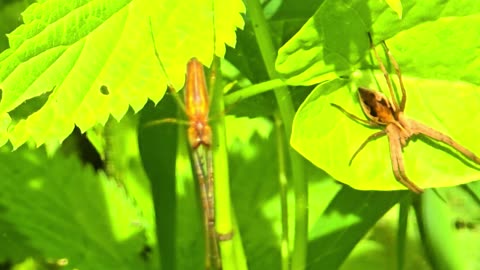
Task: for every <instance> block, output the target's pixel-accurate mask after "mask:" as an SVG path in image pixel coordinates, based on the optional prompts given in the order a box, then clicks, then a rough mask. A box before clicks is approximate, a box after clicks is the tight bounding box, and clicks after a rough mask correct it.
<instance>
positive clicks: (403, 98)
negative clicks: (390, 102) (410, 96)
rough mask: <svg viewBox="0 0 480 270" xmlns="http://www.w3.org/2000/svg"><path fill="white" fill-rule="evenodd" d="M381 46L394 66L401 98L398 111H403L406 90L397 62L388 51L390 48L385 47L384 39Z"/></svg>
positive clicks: (405, 101)
mask: <svg viewBox="0 0 480 270" xmlns="http://www.w3.org/2000/svg"><path fill="white" fill-rule="evenodd" d="M383 47H384V48H385V50H386V51H387V54H388V58H390V62H392V65H393V68H395V72H396V73H397V76H398V82H399V83H400V89H401V90H402V100H401V101H400V111H402V112H403V111H404V110H405V104H406V103H407V91H406V90H405V86H404V85H403V80H402V73H401V72H400V66H399V65H398V63H397V60H395V58H394V57H393V54H392V53H391V52H390V49H389V48H388V47H387V43H385V41H383ZM392 98H393V97H392Z"/></svg>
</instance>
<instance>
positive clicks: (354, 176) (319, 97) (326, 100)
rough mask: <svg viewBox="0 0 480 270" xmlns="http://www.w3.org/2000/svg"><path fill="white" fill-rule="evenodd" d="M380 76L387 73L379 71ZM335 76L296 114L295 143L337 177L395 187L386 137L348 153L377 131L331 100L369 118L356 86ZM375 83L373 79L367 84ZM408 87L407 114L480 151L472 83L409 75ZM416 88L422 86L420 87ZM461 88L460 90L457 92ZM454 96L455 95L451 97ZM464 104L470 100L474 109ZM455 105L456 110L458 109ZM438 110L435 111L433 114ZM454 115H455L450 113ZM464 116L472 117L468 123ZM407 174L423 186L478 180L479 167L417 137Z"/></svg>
mask: <svg viewBox="0 0 480 270" xmlns="http://www.w3.org/2000/svg"><path fill="white" fill-rule="evenodd" d="M377 77H378V79H379V80H381V79H382V78H383V75H381V74H379V75H378V76H377ZM340 83H341V82H339V81H334V82H331V83H326V84H322V85H320V86H319V87H317V88H316V89H315V90H314V91H313V92H312V94H311V95H310V96H309V97H308V98H307V100H306V101H305V102H304V103H303V105H302V107H301V108H300V109H299V112H298V113H297V115H296V118H295V121H294V125H295V126H294V129H293V134H292V141H291V142H292V145H293V147H294V148H295V149H296V150H297V151H299V152H300V153H302V154H303V155H304V156H305V157H306V158H307V159H309V160H310V161H311V162H312V163H314V164H315V165H317V166H318V167H320V168H322V169H324V170H325V171H326V172H327V173H329V174H330V175H332V176H333V177H334V178H335V179H337V180H339V181H341V182H344V183H346V184H348V185H351V186H352V187H354V188H357V189H364V190H370V189H375V190H396V189H404V188H405V187H404V186H402V185H401V184H399V183H398V182H397V181H396V180H395V178H394V176H393V173H392V168H391V163H390V152H389V146H388V139H387V137H382V138H379V139H377V140H375V141H372V142H370V143H369V144H368V145H367V146H366V147H365V148H364V149H363V150H362V151H361V152H360V153H359V154H358V155H357V157H356V158H355V159H354V161H353V163H352V165H351V166H349V165H348V163H349V160H350V158H351V157H352V155H353V153H354V152H355V151H356V150H357V148H358V147H359V146H360V144H362V142H363V141H364V140H365V139H366V138H367V137H368V136H369V135H371V134H373V133H375V132H376V131H378V129H375V128H366V127H365V126H363V125H361V124H359V123H357V122H355V121H353V120H351V119H350V118H348V117H347V116H345V115H344V114H343V113H342V112H340V111H339V110H338V109H336V108H334V107H332V106H331V105H330V103H335V104H339V105H341V106H342V107H343V108H344V109H346V110H347V111H349V112H351V113H353V114H355V115H357V116H359V117H361V118H363V119H366V117H365V116H364V114H363V112H362V110H361V108H360V105H359V103H358V102H357V94H356V88H353V87H352V88H349V87H347V86H346V85H345V86H344V87H341V88H338V89H335V91H334V92H331V93H326V92H327V91H326V90H327V89H326V88H327V87H329V86H331V87H332V86H333V87H337V86H339V85H340ZM362 85H363V86H369V87H370V88H374V87H375V86H374V84H370V85H365V84H362ZM405 86H406V87H407V89H409V90H410V91H408V99H407V109H406V115H407V116H409V117H410V118H412V119H415V120H418V121H421V122H422V123H425V124H428V125H429V126H431V127H434V128H435V129H437V130H440V131H442V132H444V133H446V134H449V135H450V136H451V137H453V138H455V139H456V140H457V141H458V142H459V143H461V144H462V145H464V146H466V147H467V148H469V149H470V150H472V151H474V152H475V153H477V154H479V155H480V144H478V136H480V128H479V127H478V123H480V114H478V113H475V112H476V109H473V108H480V91H479V89H478V87H476V86H473V85H471V84H466V83H459V82H449V81H439V80H437V81H434V80H425V79H419V78H411V77H406V78H405ZM417 89H418V90H417ZM458 93H461V94H458ZM452 96H456V98H455V99H454V98H452ZM460 104H469V105H471V106H472V109H468V108H465V107H464V106H462V105H460ZM455 108H456V109H455ZM431 112H435V113H431ZM452 115H454V116H455V117H452ZM465 119H469V121H468V122H470V123H477V125H475V124H472V125H470V124H469V123H468V122H466V121H465ZM403 155H404V158H405V168H406V172H407V175H408V176H409V177H410V179H411V180H412V181H414V182H415V183H417V184H418V185H419V186H421V187H424V188H428V187H442V186H450V185H457V184H462V183H467V182H471V181H474V180H478V179H480V168H479V166H477V167H472V165H471V164H468V163H465V162H462V159H459V158H458V156H455V155H452V153H451V152H449V151H445V149H444V148H443V147H442V145H439V144H431V143H430V142H429V141H427V140H413V141H410V142H409V144H408V146H407V147H406V148H404V152H403Z"/></svg>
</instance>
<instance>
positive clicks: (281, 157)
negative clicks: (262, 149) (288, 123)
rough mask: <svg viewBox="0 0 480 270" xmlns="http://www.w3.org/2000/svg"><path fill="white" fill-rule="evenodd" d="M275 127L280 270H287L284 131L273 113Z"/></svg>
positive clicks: (279, 120)
mask: <svg viewBox="0 0 480 270" xmlns="http://www.w3.org/2000/svg"><path fill="white" fill-rule="evenodd" d="M275 126H276V128H275V129H276V134H277V154H278V184H279V186H280V208H281V211H282V242H281V244H280V247H281V249H280V250H281V255H282V270H288V268H289V264H290V250H289V249H290V244H289V241H288V201H287V192H288V182H287V171H286V168H285V164H286V161H285V130H282V128H283V127H282V121H281V119H280V116H279V115H278V113H275Z"/></svg>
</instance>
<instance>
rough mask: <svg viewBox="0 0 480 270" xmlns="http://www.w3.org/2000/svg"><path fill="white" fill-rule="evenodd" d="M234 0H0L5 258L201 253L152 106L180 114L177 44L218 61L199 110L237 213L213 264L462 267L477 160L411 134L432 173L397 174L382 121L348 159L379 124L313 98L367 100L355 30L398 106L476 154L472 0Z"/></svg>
mask: <svg viewBox="0 0 480 270" xmlns="http://www.w3.org/2000/svg"><path fill="white" fill-rule="evenodd" d="M244 2H245V3H243V2H242V1H240V0H230V1H222V0H202V1H195V0H191V1H190V0H189V1H170V0H163V1H146V0H117V1H106V0H74V1H65V0H39V1H37V3H34V4H32V5H30V6H29V7H28V8H26V9H25V11H24V12H23V13H22V14H21V18H22V19H23V24H21V25H20V22H18V21H16V20H17V18H18V16H19V15H17V14H16V13H15V12H19V11H20V10H21V8H22V7H26V6H27V5H28V4H29V2H28V1H7V2H5V1H4V2H0V14H8V16H3V15H2V16H0V22H1V25H5V26H6V27H5V28H0V31H3V32H2V33H5V32H7V31H11V30H13V27H12V26H10V25H14V24H16V25H17V26H18V27H17V28H16V29H15V30H13V32H11V33H9V34H8V35H7V36H8V42H9V48H5V50H3V52H1V53H0V89H1V100H0V118H1V120H2V121H1V122H0V123H1V125H0V144H2V145H3V148H2V150H3V151H2V152H1V153H0V160H1V163H2V164H3V166H0V179H1V181H0V241H1V243H4V245H1V246H0V268H1V269H3V268H5V269H10V268H11V269H63V268H65V269H137V268H138V269H202V268H203V263H204V250H203V249H204V242H203V241H204V240H203V237H201V235H202V233H203V229H202V225H203V224H202V222H201V217H200V211H201V207H200V202H199V198H198V194H197V193H198V192H197V187H196V182H195V181H194V177H193V176H192V166H191V164H190V161H189V155H190V153H189V150H188V149H187V147H186V145H187V143H186V139H185V132H184V130H185V128H184V126H182V124H181V122H182V120H178V123H173V124H172V123H166V124H161V125H154V126H150V125H149V123H151V122H152V121H154V120H157V119H172V118H176V119H183V118H184V112H183V111H182V110H181V109H180V108H179V106H177V105H178V104H176V103H175V101H174V99H172V98H171V97H172V95H169V94H165V90H166V88H167V85H169V86H173V87H174V88H175V89H177V90H178V89H181V88H182V85H183V84H184V76H185V63H186V62H187V61H188V60H189V59H190V58H191V57H197V58H198V59H199V60H200V61H201V62H202V63H203V64H204V65H205V66H207V67H209V66H210V65H211V63H212V62H215V61H217V60H218V59H220V62H221V72H219V73H218V74H213V75H216V77H217V79H218V81H219V82H218V85H217V86H216V87H212V88H213V89H210V91H211V95H212V98H211V99H212V100H211V101H212V105H211V106H212V109H211V114H210V118H211V123H210V124H211V125H212V127H213V129H214V134H215V137H214V146H213V147H212V148H213V151H214V158H215V177H216V178H215V181H216V182H217V184H218V185H217V187H216V203H217V206H216V210H217V215H218V216H217V230H218V231H222V232H223V231H225V230H226V231H229V230H233V239H232V240H227V241H223V242H222V243H221V251H222V257H223V265H224V269H338V268H341V269H358V267H359V266H362V268H368V269H387V268H394V267H397V268H398V269H402V267H403V268H405V269H407V268H418V269H432V268H435V269H437V268H439V267H444V268H443V269H459V268H462V269H477V268H478V265H479V264H480V258H479V257H478V254H466V253H465V252H462V251H461V250H462V247H464V246H468V247H469V250H471V251H474V250H477V249H478V243H479V242H478V241H477V240H475V239H478V237H479V234H478V230H476V229H475V227H476V224H477V223H478V221H479V220H480V218H479V217H480V212H479V211H478V209H479V208H478V205H479V202H480V195H479V194H480V187H479V185H478V184H477V183H470V182H472V181H475V180H478V179H479V176H480V170H479V167H478V166H476V165H474V164H472V163H470V162H469V161H468V160H464V159H462V158H461V157H460V156H459V154H458V153H456V152H454V151H453V150H451V149H449V148H447V147H443V146H442V145H440V144H436V143H433V142H431V141H429V140H424V139H416V140H412V141H411V142H410V143H409V145H408V146H407V147H406V148H405V151H404V154H405V159H406V163H405V165H406V171H407V174H408V175H409V176H410V178H411V179H412V180H413V181H414V182H415V183H418V184H419V185H420V186H422V187H425V188H436V189H431V190H427V192H426V193H425V194H423V195H421V196H413V195H412V194H410V193H409V192H407V191H401V190H400V189H404V187H403V186H401V185H400V184H399V183H397V182H396V181H395V179H394V178H393V177H392V176H393V175H392V172H391V167H390V160H389V158H388V145H387V141H386V138H382V139H379V140H376V141H375V142H372V143H370V144H368V145H367V147H366V148H365V149H364V150H363V151H362V152H360V154H359V155H358V156H357V157H356V159H355V160H354V162H353V164H352V165H351V166H349V165H348V161H349V159H350V158H351V155H352V154H353V152H354V151H355V150H356V148H357V147H358V146H359V145H360V144H361V142H362V141H363V140H364V139H365V138H366V137H367V136H368V135H370V134H372V133H373V132H374V131H375V129H371V128H367V127H364V126H362V125H360V124H358V123H355V122H354V121H351V120H350V119H348V118H347V117H345V115H343V114H342V113H340V112H339V111H338V110H335V108H333V107H332V106H330V104H329V103H336V104H339V105H341V106H342V107H344V108H345V109H346V110H347V111H349V112H352V113H354V114H355V115H357V116H359V117H363V113H362V112H361V109H360V106H359V104H358V99H357V96H356V89H357V87H358V86H363V87H369V88H371V89H377V90H383V91H384V92H385V89H386V87H385V83H384V78H383V75H382V74H381V73H380V72H379V70H378V65H377V63H376V62H375V61H373V60H372V57H371V56H369V44H368V39H367V35H366V33H367V32H370V33H372V35H373V38H374V42H375V43H376V44H378V43H379V42H380V41H382V40H386V42H387V44H388V46H389V48H390V50H391V51H392V53H393V55H394V56H395V58H396V59H397V61H398V62H399V65H400V67H401V70H402V74H403V77H404V79H405V83H406V88H407V94H408V101H407V108H406V114H407V115H408V116H410V117H412V118H414V119H416V120H420V121H422V122H424V123H426V124H428V125H431V126H433V127H435V128H437V129H439V130H441V131H443V132H445V133H448V134H449V135H451V136H452V137H453V138H455V139H456V140H458V141H459V142H460V143H461V144H463V145H465V146H466V147H467V148H470V149H471V150H472V151H473V152H475V153H477V154H480V148H479V147H480V146H479V144H478V143H476V142H477V140H476V136H477V135H478V134H480V129H479V125H478V124H477V123H478V122H480V114H478V113H476V112H477V110H478V109H477V108H478V107H480V104H479V100H480V97H479V93H480V88H479V85H480V81H479V79H478V76H477V74H478V73H479V72H478V71H479V64H478V63H480V62H479V60H478V59H480V57H479V56H480V55H479V54H480V52H479V51H478V50H477V46H478V45H477V44H478V43H479V41H480V34H478V33H476V32H474V31H473V32H472V31H470V30H469V29H471V26H472V25H477V24H478V22H477V21H478V20H479V19H480V15H479V14H480V12H479V11H480V5H479V4H477V3H474V2H472V1H468V2H467V1H453V0H452V1H413V0H405V1H399V0H388V1H385V2H383V1H375V0H370V1H361V0H353V1H345V0H342V1H336V0H324V1H313V0H302V1H300V2H299V1H293V0H284V1H280V0H272V1H264V2H263V3H262V5H261V4H260V2H259V1H257V0H245V1H244ZM245 12H246V13H245ZM7 26H8V28H7ZM0 46H1V45H0ZM2 49H3V48H2ZM378 49H379V51H381V48H380V46H379V47H378ZM156 54H157V55H156ZM383 56H384V55H383ZM384 59H385V57H384ZM385 62H386V63H387V67H388V68H389V69H391V66H390V64H389V63H388V61H385ZM224 90H225V91H227V92H226V93H223V91H224ZM224 102H225V106H226V107H225V108H223V106H224ZM225 112H226V113H227V114H230V115H229V116H226V117H224V114H225ZM294 113H295V118H294V119H292V118H293V116H294ZM75 127H78V129H74V128H75ZM72 131H73V132H72ZM78 131H80V132H78ZM81 133H83V134H81ZM290 133H291V136H290ZM289 142H290V143H289ZM290 145H291V147H290ZM12 149H13V150H16V151H14V152H11V150H12ZM293 149H295V150H293ZM296 151H298V153H299V154H300V155H301V156H300V155H298V153H297V152H296ZM227 154H228V159H227V158H226V157H227ZM82 161H83V163H82ZM92 165H93V167H95V170H94V169H93V168H92ZM285 180H286V182H285ZM335 180H337V181H339V182H342V183H344V184H340V183H338V182H335ZM465 183H469V184H467V185H462V186H459V185H460V184H465ZM352 187H353V188H352ZM441 187H446V188H441ZM354 188H355V189H354ZM399 202H400V203H401V205H402V206H401V208H400V212H399V214H398V215H397V214H396V213H397V212H396V210H397V209H395V210H393V212H392V211H390V212H388V211H389V210H390V209H391V208H392V207H393V206H394V205H396V204H397V203H399ZM410 204H412V205H413V206H414V207H413V208H414V209H415V214H416V215H415V216H414V215H413V212H410V214H409V212H408V209H409V206H410ZM387 212H388V214H387V215H385V214H386V213H387ZM384 215H385V216H384ZM382 216H384V217H383V219H381V218H382ZM379 219H381V221H380V222H378V220H379ZM377 222H378V223H377ZM397 222H398V224H397ZM375 224H377V225H375ZM454 224H469V225H468V226H467V225H465V227H466V229H465V228H463V227H461V228H460V227H458V226H457V228H455V227H454V226H453V225H454ZM395 234H397V235H395ZM439 235H440V236H439ZM307 237H308V238H307ZM362 239H363V240H362ZM392 239H394V240H392ZM438 239H441V240H442V241H444V242H445V243H448V244H447V245H444V244H443V242H438ZM410 250H415V251H417V252H416V254H415V255H412V253H413V252H410ZM355 267H357V268H355ZM439 269H440V268H439Z"/></svg>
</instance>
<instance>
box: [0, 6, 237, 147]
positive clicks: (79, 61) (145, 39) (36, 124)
mask: <svg viewBox="0 0 480 270" xmlns="http://www.w3.org/2000/svg"><path fill="white" fill-rule="evenodd" d="M244 11H245V8H244V6H243V3H242V2H241V1H239V0H232V1H228V2H225V1H217V0H215V1H213V0H205V1H193V0H192V1H181V2H178V1H167V0H165V1H146V0H144V1H132V0H119V1H106V0H99V1H81V0H75V1H58V0H47V1H43V2H41V3H36V4H33V5H32V6H30V7H29V8H28V9H27V10H26V11H25V12H24V13H23V19H24V22H25V24H24V25H22V26H21V27H19V28H17V29H16V30H15V31H14V32H12V33H11V34H9V42H10V49H8V50H6V51H5V52H3V53H2V54H0V59H2V60H1V62H0V89H2V93H3V96H2V100H1V103H0V114H3V113H6V112H10V111H12V110H13V109H15V108H16V107H17V106H19V105H20V104H22V103H23V102H24V101H26V100H29V99H31V98H33V97H36V96H39V95H41V94H44V93H49V92H51V93H49V94H50V95H49V99H48V100H47V102H46V103H45V105H44V106H43V107H42V108H41V109H39V110H38V111H36V112H34V113H32V114H31V115H29V116H28V117H27V118H26V119H15V120H16V121H13V122H12V123H13V124H12V126H11V134H10V140H11V142H12V143H13V145H14V146H15V147H18V146H19V145H21V144H23V143H24V142H25V141H26V140H28V139H33V140H34V141H35V143H36V144H38V145H40V144H43V143H45V142H48V141H61V140H63V139H64V138H65V137H66V136H67V135H68V134H70V132H71V131H72V130H73V127H74V125H77V126H78V127H79V128H80V129H81V130H82V131H85V130H87V129H89V128H91V127H92V126H93V125H95V124H98V123H99V124H104V123H105V122H106V121H107V119H108V117H109V116H110V115H112V116H113V117H115V118H117V119H120V118H122V117H123V115H124V114H125V112H126V111H127V109H128V107H129V106H131V107H132V108H133V110H134V111H138V110H140V109H141V108H143V106H144V104H145V103H146V101H147V100H148V99H151V100H153V101H155V102H158V100H159V99H160V98H161V97H162V96H163V94H164V91H165V88H166V85H167V82H169V83H171V84H172V85H173V86H175V87H176V88H177V89H180V88H181V87H182V84H183V80H184V76H185V75H184V74H185V63H186V62H187V61H188V59H189V58H191V57H193V56H195V57H198V58H199V59H200V60H201V61H202V62H203V63H204V64H205V65H209V64H210V63H211V60H212V58H213V56H214V55H215V54H216V55H218V56H221V57H222V56H223V55H224V53H225V44H227V45H229V46H234V45H235V30H236V28H237V27H243V18H242V17H241V14H240V13H241V12H244ZM212 14H213V16H212ZM152 35H153V36H154V38H155V41H156V44H157V46H156V47H157V49H158V53H159V55H160V58H161V61H162V63H163V65H164V67H165V71H166V73H167V74H166V75H165V74H164V72H163V70H162V68H161V66H160V64H159V63H158V61H157V59H156V57H155V54H154V47H153V46H152V40H153V39H152ZM167 77H168V79H167ZM105 89H108V95H106V94H105ZM17 121H18V122H17Z"/></svg>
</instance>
